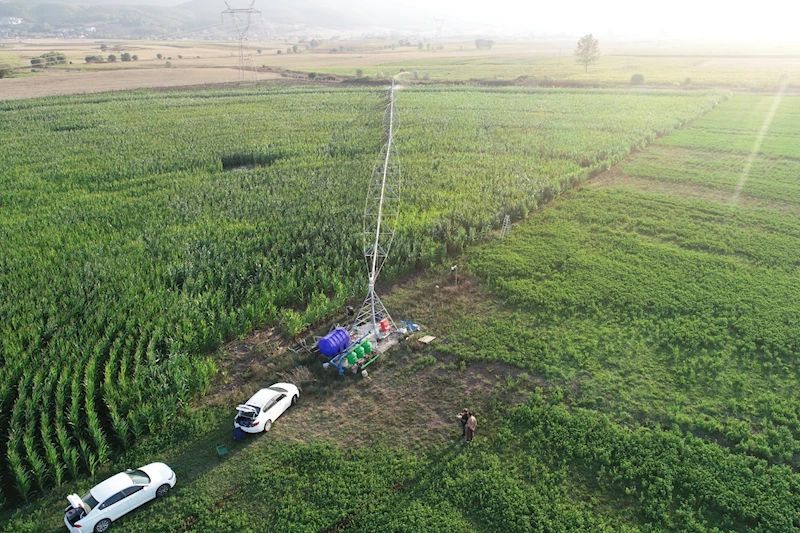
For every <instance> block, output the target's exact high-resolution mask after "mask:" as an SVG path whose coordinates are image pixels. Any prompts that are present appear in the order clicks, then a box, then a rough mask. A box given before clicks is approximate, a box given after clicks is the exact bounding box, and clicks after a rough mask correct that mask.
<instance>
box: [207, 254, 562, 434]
mask: <svg viewBox="0 0 800 533" xmlns="http://www.w3.org/2000/svg"><path fill="white" fill-rule="evenodd" d="M435 285H439V289H438V290H437V289H435V288H434V287H435ZM431 288H433V291H434V292H433V294H431V292H432V291H431ZM488 299H489V297H488V296H487V294H486V293H485V290H484V289H483V288H482V287H481V286H480V285H479V284H478V283H475V282H474V281H473V280H470V279H469V278H467V277H466V276H463V275H462V276H460V279H459V285H458V287H456V286H455V283H454V279H452V278H451V272H450V270H449V268H448V269H447V271H446V272H437V271H432V272H425V273H421V274H417V275H413V276H409V277H408V278H406V279H405V280H404V282H402V283H399V284H396V285H395V286H394V287H393V290H392V291H391V293H390V294H387V295H386V298H385V300H386V302H387V305H390V306H391V308H392V310H393V311H395V312H396V314H397V317H398V318H411V319H413V320H415V321H418V323H420V324H421V325H423V326H428V327H426V330H425V332H424V333H429V334H431V335H434V336H436V337H437V338H438V339H439V341H441V340H444V339H446V336H447V332H448V330H449V328H450V325H451V324H452V323H453V322H454V321H457V320H459V317H461V316H463V314H464V313H468V312H475V310H476V308H480V307H481V306H482V305H485V303H486V302H485V301H486V300H488ZM437 317H438V318H437ZM421 334H422V332H420V333H417V334H415V335H409V336H407V337H406V338H404V340H403V341H402V342H401V343H400V344H399V345H398V346H396V347H394V348H392V349H391V350H390V351H389V352H387V353H386V354H384V355H383V356H381V358H380V359H378V361H377V362H376V363H375V364H374V365H372V366H371V367H370V368H369V376H368V377H367V378H365V377H362V376H360V375H355V374H352V373H350V372H346V373H345V375H343V376H339V375H338V373H337V372H336V370H334V369H333V368H330V369H328V370H327V371H326V370H324V369H323V367H322V363H323V359H321V358H316V357H314V356H312V355H309V354H305V353H300V354H296V353H294V352H292V351H291V350H289V349H288V348H289V346H290V345H292V346H293V345H294V342H293V341H288V340H286V339H282V338H281V337H280V336H279V335H278V333H277V332H276V330H275V329H274V328H271V329H265V330H259V331H255V332H253V333H252V334H250V335H248V336H247V337H245V338H244V339H242V340H239V341H235V342H232V343H230V344H228V345H227V346H226V347H225V349H224V350H223V352H222V354H221V357H220V358H219V362H218V364H219V365H220V367H221V369H222V372H221V374H225V375H224V379H222V382H221V383H218V384H217V392H216V393H214V394H213V395H211V396H209V399H208V400H207V401H209V402H213V403H215V404H217V405H219V404H220V403H219V402H226V403H227V404H230V405H235V401H239V400H241V398H246V396H247V395H248V394H252V392H254V391H255V390H256V389H257V388H260V387H263V386H266V385H269V384H271V383H272V382H274V381H279V380H280V381H283V380H286V381H290V382H295V384H296V385H298V386H300V387H301V388H302V392H301V395H300V401H299V402H298V404H297V405H296V406H295V407H293V408H292V409H290V410H289V411H287V413H286V414H285V415H283V416H282V417H281V418H280V419H279V420H278V421H277V422H276V423H275V424H274V425H273V429H272V432H273V433H274V434H275V435H276V436H280V438H283V439H289V440H297V441H308V440H309V439H323V440H334V441H336V442H338V443H340V444H341V445H343V446H357V445H365V444H369V443H371V442H374V441H376V440H381V441H384V442H387V443H389V444H391V445H397V446H402V447H405V448H408V449H414V448H417V447H425V446H429V445H432V444H433V445H435V444H441V443H445V442H452V441H453V440H455V439H458V438H460V436H461V427H460V425H459V423H458V420H457V419H456V417H457V415H458V413H459V412H460V411H461V409H462V408H464V407H467V408H469V409H470V410H473V411H474V412H475V413H476V416H477V418H478V422H479V430H478V433H477V434H478V437H480V433H481V431H490V430H491V427H492V425H493V421H494V420H498V419H499V418H500V417H501V416H502V410H503V409H506V408H508V407H510V406H512V405H515V404H518V403H520V402H522V401H524V400H525V399H526V398H527V397H529V396H530V394H531V393H532V391H533V390H534V389H535V388H536V387H543V386H545V385H546V383H545V382H544V380H543V379H541V378H540V377H538V376H528V375H527V373H526V371H525V370H523V369H519V368H517V367H514V366H511V365H506V364H502V363H471V364H466V363H461V362H459V361H457V360H455V358H454V357H452V356H450V355H447V354H444V353H442V352H441V351H439V350H437V348H436V342H434V343H432V344H430V345H426V344H422V343H419V342H417V341H416V338H417V337H418V336H419V335H421ZM254 364H256V365H262V366H263V367H264V368H266V369H267V370H268V371H267V372H266V373H265V374H264V375H256V373H254V372H252V368H253V365H254ZM298 367H302V369H298ZM523 374H525V376H523ZM296 381H299V382H296ZM234 397H235V398H234ZM501 406H502V407H501Z"/></svg>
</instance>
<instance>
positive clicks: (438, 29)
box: [433, 19, 445, 50]
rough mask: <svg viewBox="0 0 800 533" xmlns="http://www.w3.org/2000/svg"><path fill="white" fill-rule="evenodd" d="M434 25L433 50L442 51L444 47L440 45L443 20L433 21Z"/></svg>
mask: <svg viewBox="0 0 800 533" xmlns="http://www.w3.org/2000/svg"><path fill="white" fill-rule="evenodd" d="M433 22H434V24H436V42H434V43H433V49H434V50H442V49H443V48H444V45H443V44H442V28H443V27H444V22H445V20H444V19H433Z"/></svg>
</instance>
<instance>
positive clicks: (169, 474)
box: [64, 463, 176, 533]
mask: <svg viewBox="0 0 800 533" xmlns="http://www.w3.org/2000/svg"><path fill="white" fill-rule="evenodd" d="M175 481H176V478H175V472H173V471H172V469H171V468H170V467H168V466H167V465H165V464H164V463H150V464H149V465H145V466H143V467H141V468H137V469H136V470H126V471H125V472H120V473H119V474H117V475H115V476H112V477H110V478H108V479H107V480H105V481H103V482H102V483H100V484H99V485H97V486H95V487H94V488H92V489H91V490H90V491H89V492H87V493H86V494H84V495H83V496H82V497H81V496H78V495H77V494H70V495H69V496H67V500H68V501H69V507H67V508H66V509H65V510H64V524H65V525H66V526H67V529H69V530H70V532H71V533H80V532H94V533H103V532H104V531H106V530H107V529H108V528H109V527H111V522H113V521H114V520H116V519H117V518H119V517H121V516H122V515H124V514H126V513H128V512H129V511H132V510H134V509H136V508H137V507H139V506H140V505H142V504H144V503H146V502H149V501H150V500H152V499H154V498H160V497H162V496H166V495H167V493H168V492H169V490H170V489H171V488H172V487H174V486H175Z"/></svg>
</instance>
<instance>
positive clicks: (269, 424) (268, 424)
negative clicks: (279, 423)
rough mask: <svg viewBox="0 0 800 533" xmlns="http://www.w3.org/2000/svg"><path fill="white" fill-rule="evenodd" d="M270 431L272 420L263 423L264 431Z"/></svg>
mask: <svg viewBox="0 0 800 533" xmlns="http://www.w3.org/2000/svg"><path fill="white" fill-rule="evenodd" d="M270 429H272V420H267V421H266V422H264V431H269V430H270Z"/></svg>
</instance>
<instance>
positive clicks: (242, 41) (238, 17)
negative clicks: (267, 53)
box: [222, 0, 261, 81]
mask: <svg viewBox="0 0 800 533" xmlns="http://www.w3.org/2000/svg"><path fill="white" fill-rule="evenodd" d="M255 2H256V0H252V1H251V2H250V7H247V8H241V9H234V8H232V7H231V6H230V5H229V4H228V2H227V1H226V2H225V5H226V6H228V9H226V10H225V11H223V12H222V21H223V22H225V15H230V16H231V20H232V21H233V27H234V29H235V30H236V35H237V37H238V38H239V81H245V78H246V77H248V76H246V75H245V73H246V72H250V77H251V78H252V80H253V81H256V80H257V79H258V73H257V71H256V66H255V64H253V51H252V50H250V41H249V40H248V39H247V31H248V30H249V29H250V24H251V23H252V22H253V15H258V16H259V18H261V11H259V10H258V9H254V8H253V5H254V4H255Z"/></svg>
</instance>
